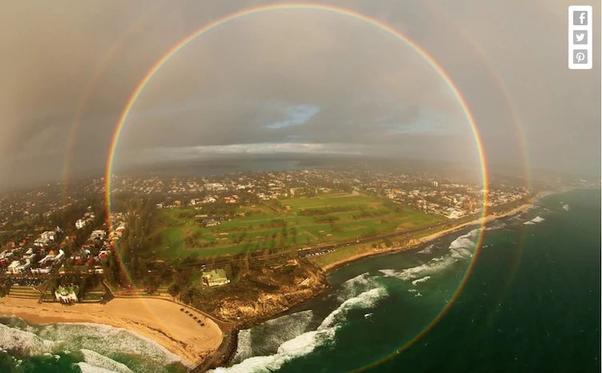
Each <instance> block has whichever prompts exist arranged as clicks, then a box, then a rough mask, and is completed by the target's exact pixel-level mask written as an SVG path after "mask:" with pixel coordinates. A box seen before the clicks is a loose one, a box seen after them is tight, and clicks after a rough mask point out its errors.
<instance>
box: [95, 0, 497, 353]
mask: <svg viewBox="0 0 602 373" xmlns="http://www.w3.org/2000/svg"><path fill="white" fill-rule="evenodd" d="M278 10H315V11H322V12H328V13H333V14H336V15H340V16H345V17H349V18H352V19H356V20H358V21H361V22H364V23H365V24H368V25H370V26H373V27H374V28H376V29H378V30H381V31H384V32H385V33H387V34H389V35H390V36H393V37H395V38H397V39H398V40H399V41H400V42H402V43H403V44H404V45H407V46H410V47H411V48H412V49H413V50H414V51H415V52H416V53H418V55H419V56H420V57H422V58H423V60H424V61H426V62H427V63H428V64H429V66H430V67H431V68H432V69H433V70H434V71H435V72H436V73H437V74H438V76H439V77H440V78H441V79H443V81H444V82H445V84H446V85H447V87H448V88H449V89H450V90H451V92H452V93H453V95H454V96H455V98H456V100H457V101H458V103H459V104H460V106H461V108H462V110H463V112H464V115H465V117H466V120H467V121H468V124H469V125H470V127H471V131H472V134H473V137H474V141H475V145H476V147H477V152H478V158H479V162H480V167H481V184H482V188H483V191H482V197H483V199H482V202H483V205H482V208H481V218H480V222H481V229H480V233H479V235H478V238H477V242H476V249H475V254H474V256H473V260H472V261H471V263H470V264H469V266H468V268H467V270H466V273H465V276H464V278H463V280H462V281H461V283H460V285H459V286H458V289H457V290H456V292H455V293H454V295H453V296H452V299H451V300H450V302H449V303H447V304H446V305H445V306H444V308H443V309H442V310H441V312H440V313H439V314H438V315H437V316H436V317H435V318H434V319H433V321H432V322H431V323H430V324H429V325H428V326H427V327H426V328H425V329H424V330H423V331H422V332H421V333H419V334H418V335H417V336H416V337H414V338H413V339H412V340H410V341H409V342H407V343H405V344H403V345H402V346H401V347H400V348H399V349H398V350H397V352H401V351H403V350H404V349H406V348H408V347H409V346H410V345H412V344H413V343H414V342H416V341H417V340H419V339H420V338H421V337H422V336H424V335H425V334H426V333H428V332H429V331H430V330H431V329H432V328H433V326H434V325H435V324H436V323H437V322H438V321H439V320H440V319H441V318H442V317H443V316H444V315H445V314H446V313H447V311H448V310H449V309H450V307H451V306H452V305H453V303H454V302H455V300H456V299H457V297H458V296H459V295H460V294H461V293H462V290H463V288H464V286H465V284H466V281H467V279H468V278H469V277H470V275H471V273H472V270H473V268H474V264H475V262H476V258H477V257H478V255H479V252H480V249H481V246H482V242H483V232H484V230H483V229H482V226H483V224H484V222H485V219H484V218H485V217H486V215H487V201H488V195H489V174H488V167H487V159H486V156H485V151H484V148H483V143H482V140H481V135H480V133H479V130H478V128H477V125H476V123H475V120H474V118H473V115H472V113H471V111H470V109H469V107H468V104H467V103H466V100H465V99H464V97H463V95H462V93H461V92H460V90H459V89H458V88H457V87H456V85H455V84H454V82H453V81H452V79H451V78H450V76H449V75H448V74H447V72H446V71H445V70H444V69H443V68H442V67H441V65H439V63H437V61H436V60H435V59H434V58H433V57H432V56H431V55H430V54H429V53H428V52H427V51H425V50H424V49H422V48H421V47H420V46H419V45H417V44H416V43H415V42H414V41H412V40H411V39H409V38H408V37H407V36H405V35H403V34H402V33H401V32H400V31H398V30H396V29H395V28H394V27H392V26H390V25H388V24H386V23H384V22H382V21H380V20H378V19H376V18H373V17H370V16H368V15H365V14H362V13H358V12H356V11H354V10H350V9H346V8H342V7H335V6H331V5H322V4H313V3H282V4H275V5H266V6H259V7H253V8H247V9H243V10H239V11H237V12H234V13H231V14H228V15H225V16H223V17H221V18H218V19H216V20H214V21H211V22H209V23H208V24H206V25H204V26H202V27H200V28H199V29H197V30H196V31H194V32H193V33H191V34H190V35H188V36H187V37H185V38H183V39H182V40H180V41H179V42H177V43H176V44H175V45H174V46H173V47H171V48H170V49H169V50H167V51H166V52H165V54H163V55H162V56H161V58H159V59H158V60H157V61H156V62H155V63H154V64H153V65H152V66H151V67H150V69H148V71H147V72H146V74H145V75H144V77H143V78H142V80H141V81H140V82H139V83H138V84H137V85H136V87H135V88H134V90H133V91H132V93H131V95H130V96H129V98H128V100H127V103H126V104H125V106H124V108H123V110H122V111H121V114H120V115H119V119H118V121H117V123H116V125H115V128H114V131H113V136H112V138H111V142H110V147H109V153H108V158H107V162H106V167H105V176H104V177H105V204H106V209H107V219H108V225H109V227H110V226H111V219H110V215H111V214H110V213H111V187H112V185H111V178H112V173H113V166H114V161H115V153H116V149H117V146H118V143H119V137H120V135H121V132H122V131H123V128H124V126H125V123H126V121H127V118H128V115H129V113H130V111H131V110H132V107H133V106H134V104H135V103H136V102H137V100H138V98H139V97H140V95H141V93H142V92H143V91H144V89H145V87H146V85H147V84H148V83H149V82H150V81H151V79H152V78H153V77H154V76H155V75H156V73H157V72H158V71H159V70H160V69H161V68H162V67H163V66H164V65H165V64H166V63H167V62H168V61H169V60H170V59H171V58H172V57H173V56H174V55H176V54H177V53H178V52H179V51H181V50H182V49H183V48H185V47H186V46H187V45H188V44H189V43H190V42H192V41H193V40H195V39H196V38H198V37H200V36H202V35H204V34H205V33H207V32H209V31H211V30H213V29H215V28H217V27H219V26H222V25H225V24H227V23H229V22H230V21H234V20H236V19H239V18H241V17H245V16H250V15H254V14H261V13H268V12H273V11H278ZM380 362H382V360H381V361H380Z"/></svg>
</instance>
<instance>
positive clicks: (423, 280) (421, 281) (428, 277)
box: [412, 276, 431, 286]
mask: <svg viewBox="0 0 602 373" xmlns="http://www.w3.org/2000/svg"><path fill="white" fill-rule="evenodd" d="M430 278H431V276H424V277H422V278H419V279H418V280H414V281H412V285H414V286H416V285H418V284H422V283H423V282H427V281H428V280H429V279H430Z"/></svg>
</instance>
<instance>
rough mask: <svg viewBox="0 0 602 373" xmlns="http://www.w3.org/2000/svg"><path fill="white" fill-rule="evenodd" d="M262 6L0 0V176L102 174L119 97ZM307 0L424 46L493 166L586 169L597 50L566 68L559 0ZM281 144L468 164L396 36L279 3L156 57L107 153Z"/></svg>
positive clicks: (18, 180)
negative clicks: (588, 66) (584, 62)
mask: <svg viewBox="0 0 602 373" xmlns="http://www.w3.org/2000/svg"><path fill="white" fill-rule="evenodd" d="M271 3H273V2H261V1H228V2H209V1H203V2H201V1H153V2H152V3H151V2H147V1H128V2H122V1H111V0H108V1H107V0H102V1H94V0H92V1H86V2H67V1H53V2H47V1H29V2H11V3H9V4H6V5H5V6H4V7H3V11H2V12H1V13H0V50H1V51H2V58H1V59H0V81H1V82H2V84H1V85H0V120H1V124H0V188H11V187H15V186H24V185H30V184H36V183H42V182H48V181H57V180H70V179H73V178H77V177H78V176H79V175H84V174H86V173H89V172H100V171H101V170H102V169H103V167H104V165H105V163H106V158H107V156H108V149H109V145H110V142H111V138H112V134H113V132H114V128H115V125H116V123H117V121H118V118H119V115H120V113H121V111H122V110H123V107H124V106H125V105H126V103H127V101H128V97H129V96H130V95H131V93H132V91H133V90H134V89H135V87H136V86H137V84H138V82H139V81H140V80H141V79H142V78H143V77H144V76H145V73H146V71H148V69H149V68H150V67H151V66H152V65H153V64H154V63H155V62H156V61H157V60H158V59H160V58H161V56H162V55H164V53H165V52H166V51H167V50H169V49H170V48H171V47H172V46H173V45H175V44H176V43H177V42H178V41H179V40H181V39H183V38H185V37H186V36H188V35H189V34H191V33H192V32H193V31H194V30H196V29H198V28H200V27H202V26H203V25H205V24H207V23H209V22H211V21H212V20H215V19H218V18H220V17H223V16H225V15H227V14H230V13H232V12H236V11H238V10H240V9H244V8H250V7H254V6H257V5H266V4H271ZM320 3H322V4H326V5H333V6H341V7H345V8H348V9H351V10H353V11H355V12H359V13H362V14H365V15H368V16H370V17H373V18H375V19H378V20H380V21H383V22H385V23H386V24H388V25H390V26H391V27H393V28H395V29H396V30H398V31H400V32H402V33H403V34H404V35H405V36H406V37H407V38H409V39H411V40H413V41H414V42H415V43H416V44H417V45H419V46H420V47H421V48H422V49H423V50H425V51H426V52H427V53H429V54H430V55H431V56H432V57H433V58H434V59H435V60H436V61H437V63H438V64H439V65H440V66H441V67H442V68H443V69H444V70H445V71H446V72H447V74H448V75H449V77H450V78H451V80H452V81H453V82H454V84H455V85H456V86H457V88H458V90H459V91H460V92H461V93H462V95H463V96H464V98H465V100H466V102H467V104H468V106H469V107H470V110H471V112H472V114H473V115H474V118H475V121H476V124H477V126H478V129H479V131H480V133H481V136H482V138H483V144H484V150H485V153H486V155H487V161H488V163H489V164H490V166H491V168H492V169H493V170H496V169H500V170H501V169H505V170H507V169H511V170H515V172H517V173H519V172H521V170H522V169H523V168H525V167H526V168H528V169H529V170H539V169H546V170H554V171H559V172H565V173H574V174H581V173H584V174H593V175H595V176H598V175H599V170H600V65H599V63H600V61H599V58H595V59H594V66H593V69H592V70H589V71H570V70H568V68H567V56H566V54H567V40H566V39H567V29H566V28H567V7H568V5H570V2H568V1H557V0H545V1H544V0H541V1H539V0H530V1H506V0H504V1H502V0H499V1H487V2H484V1H477V0H474V1H468V0H458V1H453V2H451V1H442V0H441V1H434V0H433V1H390V0H383V1H378V2H374V1H349V0H347V1H324V2H320ZM599 11H600V9H599V7H598V6H597V5H594V14H599ZM594 31H595V32H596V34H594V35H593V39H594V45H599V41H600V34H599V27H594ZM285 153H286V154H318V155H331V154H343V155H354V156H365V157H369V156H378V157H387V158H392V159H395V158H411V159H428V160H445V161H453V162H458V163H460V164H466V165H475V164H477V163H478V158H477V156H476V155H477V152H476V146H475V141H474V136H473V134H472V130H471V128H470V126H469V125H468V122H467V120H466V116H465V114H464V111H463V110H462V107H461V105H460V104H459V102H458V99H457V97H455V95H454V94H453V92H452V91H451V90H450V88H449V86H448V85H447V84H446V82H445V80H444V79H443V78H442V77H441V76H440V75H439V74H438V73H437V72H436V71H435V70H433V68H432V66H430V65H429V63H428V62H427V61H425V60H424V58H422V57H421V56H420V55H419V54H418V53H416V51H415V50H414V49H413V48H412V47H410V46H409V45H408V44H407V43H404V42H403V41H400V40H398V39H396V38H394V37H392V36H391V35H389V34H387V33H386V32H384V31H383V30H380V29H378V28H375V27H373V26H370V25H369V24H367V23H365V22H361V21H358V20H356V19H352V18H350V17H345V16H342V15H338V14H333V13H328V12H323V11H316V10H278V11H273V12H268V13H262V14H254V15H249V16H245V17H242V18H239V19H236V20H234V21H231V22H228V23H227V24H224V25H222V26H219V27H217V28H215V29H213V30H212V31H211V32H209V33H207V34H205V35H203V36H201V37H199V38H197V39H195V40H194V41H193V42H191V43H189V44H188V45H187V46H186V47H185V48H183V49H182V50H181V51H180V52H178V53H177V54H176V55H174V56H173V57H172V58H171V59H169V60H168V61H167V62H166V63H165V65H164V66H163V67H162V68H161V69H160V70H159V71H158V72H157V73H156V74H155V75H154V76H153V78H152V79H151V80H150V81H149V83H148V84H147V85H146V87H145V89H144V90H143V91H142V92H141V94H140V96H139V99H138V100H137V101H136V102H135V104H134V105H133V107H132V110H131V112H130V115H129V116H128V118H127V120H126V123H125V127H124V130H123V134H122V136H121V137H120V140H119V143H118V146H117V152H116V158H115V164H116V168H127V167H131V166H136V165H144V164H149V163H155V162H158V161H171V160H173V161H178V160H190V159H208V158H209V159H210V158H212V157H220V156H222V155H225V154H227V155H232V154H234V155H241V156H245V155H248V154H274V155H275V156H277V155H278V154H285Z"/></svg>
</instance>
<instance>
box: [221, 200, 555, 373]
mask: <svg viewBox="0 0 602 373" xmlns="http://www.w3.org/2000/svg"><path fill="white" fill-rule="evenodd" d="M553 193H554V192H549V193H547V194H544V193H543V192H542V193H538V194H536V195H535V196H533V197H531V198H530V199H529V200H528V201H527V202H525V203H523V204H521V205H519V206H517V207H515V208H512V209H510V210H508V211H505V212H502V213H500V214H490V215H488V216H486V217H484V218H479V219H474V220H471V221H468V222H465V223H461V224H459V225H457V226H455V227H451V228H447V229H444V230H441V231H438V232H434V233H431V234H429V235H427V236H424V237H420V238H418V239H414V240H411V242H410V243H409V244H408V245H406V246H403V247H397V248H390V249H387V250H374V251H368V252H365V253H362V254H358V255H354V256H351V257H349V258H346V259H344V260H340V261H337V262H334V263H331V264H329V265H326V266H324V267H320V268H321V269H322V270H323V271H324V272H325V273H326V274H329V273H332V272H334V271H336V270H337V269H340V268H341V267H344V266H346V265H348V264H351V263H353V262H356V261H359V260H362V259H366V258H369V257H375V256H380V255H391V254H395V253H399V252H403V251H411V250H416V249H418V248H419V247H421V246H422V245H424V244H427V243H429V242H431V241H434V240H437V239H439V238H442V237H444V236H447V235H450V234H452V233H454V232H457V231H459V230H462V229H464V228H466V227H469V226H472V225H485V224H488V223H491V222H493V221H495V220H497V219H501V218H506V217H510V216H513V215H516V214H520V213H523V212H526V211H528V210H530V209H531V208H533V207H535V203H536V202H537V201H538V200H539V199H540V198H543V197H545V196H546V195H549V194H553ZM316 266H317V264H316ZM325 290H326V289H324V290H323V291H325ZM323 291H321V292H319V293H318V294H316V295H315V296H318V295H319V294H322V293H323ZM315 296H314V297H312V298H310V299H313V298H315ZM310 299H307V300H306V301H305V302H307V301H308V300H310ZM289 311H290V309H288V310H285V311H282V312H279V313H277V314H275V315H272V316H271V317H269V318H265V319H263V320H259V321H257V320H255V321H254V322H251V323H245V324H244V325H243V326H240V327H237V328H236V330H235V331H233V332H234V333H236V334H238V332H239V331H240V330H242V329H248V328H251V327H253V326H255V325H258V324H260V323H261V322H264V321H267V320H272V319H274V318H277V317H280V316H282V315H285V314H287V312H289ZM236 349H237V348H236V346H234V348H233V349H232V350H231V351H230V355H229V356H227V358H226V359H225V363H226V364H225V366H229V365H230V364H231V362H232V358H233V357H234V355H235V354H236Z"/></svg>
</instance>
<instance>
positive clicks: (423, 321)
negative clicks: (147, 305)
mask: <svg viewBox="0 0 602 373" xmlns="http://www.w3.org/2000/svg"><path fill="white" fill-rule="evenodd" d="M540 205H541V206H539V207H537V208H534V209H532V210H530V211H529V212H527V213H525V214H523V215H521V216H517V217H512V218H507V219H504V220H503V221H498V222H495V223H493V224H492V225H491V226H490V227H489V228H488V229H487V230H486V231H485V241H484V245H483V249H482V253H481V255H480V256H479V258H478V260H477V263H476V265H475V268H474V271H473V274H472V276H471V277H470V279H469V280H468V282H467V283H466V286H465V288H464V291H463V292H462V293H461V295H460V296H459V298H458V300H457V302H455V304H454V305H453V306H452V307H451V308H450V310H449V312H448V313H446V314H445V316H444V317H443V318H442V320H441V322H439V323H438V324H437V325H435V327H434V328H433V329H432V330H431V331H430V332H429V333H428V334H426V336H424V337H423V338H421V339H420V340H418V341H417V342H416V343H414V344H412V345H411V346H410V347H409V348H408V349H406V350H404V351H403V352H401V353H400V354H395V352H396V350H397V349H398V348H399V347H400V346H401V345H403V344H404V343H406V342H408V341H410V340H412V339H413V338H414V337H415V336H416V335H417V334H419V333H420V332H421V331H422V330H423V329H424V328H425V327H427V326H428V325H429V324H430V323H431V321H432V320H433V319H434V318H435V317H436V316H437V314H439V312H440V311H441V310H442V309H443V307H444V306H445V305H446V304H448V303H449V301H450V299H451V298H452V296H453V294H454V292H455V290H456V289H457V287H458V285H459V284H460V282H461V280H462V278H463V276H464V274H465V271H466V269H467V267H468V264H469V263H470V260H471V257H472V255H471V254H473V253H474V241H475V238H476V235H477V233H478V232H477V231H475V230H470V229H469V230H467V231H466V232H461V233H458V234H456V235H455V236H453V237H450V238H446V239H442V240H439V241H437V242H435V243H434V244H433V245H432V246H428V247H426V248H423V249H426V250H422V252H413V253H400V254H394V255H388V256H383V257H377V258H370V259H367V260H363V261H361V262H357V263H353V264H351V265H349V266H347V267H344V268H343V269H341V270H338V271H336V272H335V273H334V274H333V275H332V276H331V278H330V279H331V282H332V284H333V290H332V291H331V292H330V293H329V294H326V295H324V296H323V297H321V298H319V299H315V300H313V301H311V302H310V303H308V304H306V305H304V306H303V307H300V308H299V309H296V310H293V311H292V312H291V313H290V314H289V315H286V316H283V317H280V318H278V319H276V320H271V321H270V322H268V323H265V324H263V325H260V326H258V327H255V328H253V329H251V330H246V331H242V332H241V335H240V343H239V348H238V352H237V356H236V357H235V359H234V363H235V364H234V365H233V366H232V367H230V368H228V369H224V370H230V371H240V372H246V371H254V370H255V371H257V370H259V371H261V370H264V371H265V370H278V371H281V372H308V371H317V372H342V371H349V370H355V369H359V368H364V369H369V370H371V371H375V372H380V371H382V372H388V371H391V372H393V371H395V372H400V371H408V370H411V371H414V372H416V371H417V372H431V371H433V372H483V371H485V372H594V371H596V372H597V371H599V367H600V319H599V315H600V197H599V191H573V192H569V193H565V194H561V195H553V196H549V197H547V198H545V199H544V200H542V201H541V202H540ZM525 223H526V224H525ZM391 356H392V357H391ZM385 358H389V359H388V360H387V361H385V362H384V363H381V364H379V365H376V366H370V364H371V363H373V362H375V361H376V360H380V359H385Z"/></svg>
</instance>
